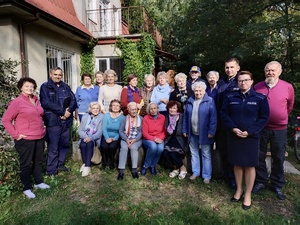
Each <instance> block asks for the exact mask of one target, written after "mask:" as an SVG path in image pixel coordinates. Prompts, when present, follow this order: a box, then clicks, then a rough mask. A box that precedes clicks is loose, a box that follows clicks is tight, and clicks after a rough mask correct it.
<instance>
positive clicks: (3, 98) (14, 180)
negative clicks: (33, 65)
mask: <svg viewBox="0 0 300 225" xmlns="http://www.w3.org/2000/svg"><path fill="white" fill-rule="evenodd" d="M18 65H19V62H17V61H15V60H11V59H8V60H6V59H3V58H2V57H0V119H1V118H2V116H3V114H4V111H5V110H6V108H7V105H8V103H9V102H10V101H11V99H13V98H15V97H16V96H17V95H18V94H19V90H18V88H17V85H16V84H17V77H16V71H15V68H16V67H17V66H18ZM20 186H21V183H20V177H19V161H18V155H17V153H16V151H14V148H13V143H12V140H11V138H10V136H9V135H8V134H6V133H5V131H4V128H3V127H2V126H0V202H3V201H4V199H5V198H4V197H8V196H11V195H12V194H13V191H14V190H18V189H19V188H20Z"/></svg>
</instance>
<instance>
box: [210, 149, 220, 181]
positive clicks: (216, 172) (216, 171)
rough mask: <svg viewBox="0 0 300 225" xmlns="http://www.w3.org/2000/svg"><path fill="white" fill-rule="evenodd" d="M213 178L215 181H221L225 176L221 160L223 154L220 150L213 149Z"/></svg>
mask: <svg viewBox="0 0 300 225" xmlns="http://www.w3.org/2000/svg"><path fill="white" fill-rule="evenodd" d="M211 152H212V157H211V158H212V176H213V177H214V178H215V179H219V178H221V177H222V176H223V167H222V160H221V153H220V150H219V149H216V148H213V149H212V151H211Z"/></svg>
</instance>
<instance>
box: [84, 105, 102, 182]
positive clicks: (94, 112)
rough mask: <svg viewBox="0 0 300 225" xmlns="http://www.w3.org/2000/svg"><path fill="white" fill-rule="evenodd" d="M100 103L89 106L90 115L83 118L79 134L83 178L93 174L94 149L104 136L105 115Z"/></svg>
mask: <svg viewBox="0 0 300 225" xmlns="http://www.w3.org/2000/svg"><path fill="white" fill-rule="evenodd" d="M100 112H101V107H100V104H99V103H98V102H91V103H90V104H89V108H88V113H87V114H85V115H84V116H83V117H82V121H81V123H80V126H79V129H78V133H79V137H80V141H79V147H80V151H81V156H82V161H83V165H82V166H81V168H80V172H82V174H81V175H82V176H83V177H85V176H88V175H89V173H90V172H91V159H92V157H93V153H94V147H95V145H97V146H98V147H99V146H100V139H101V136H102V128H101V127H102V118H103V114H102V113H100Z"/></svg>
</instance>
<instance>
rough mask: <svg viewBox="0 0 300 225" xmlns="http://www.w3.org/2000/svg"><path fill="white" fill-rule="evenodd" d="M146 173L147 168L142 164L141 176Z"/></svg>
mask: <svg viewBox="0 0 300 225" xmlns="http://www.w3.org/2000/svg"><path fill="white" fill-rule="evenodd" d="M146 173H147V168H146V167H144V166H143V167H142V169H141V174H142V175H143V176H145V175H146Z"/></svg>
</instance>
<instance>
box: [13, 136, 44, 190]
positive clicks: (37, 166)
mask: <svg viewBox="0 0 300 225" xmlns="http://www.w3.org/2000/svg"><path fill="white" fill-rule="evenodd" d="M15 148H16V150H17V152H18V154H19V160H20V170H21V173H20V177H21V182H22V184H23V185H24V188H23V190H24V191H26V190H28V189H31V184H30V171H31V169H32V171H33V179H34V182H35V184H40V183H42V182H43V175H42V163H43V161H44V159H43V154H44V148H45V139H44V138H42V139H39V140H24V139H21V140H19V141H15Z"/></svg>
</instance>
